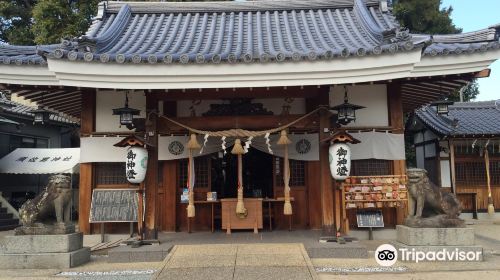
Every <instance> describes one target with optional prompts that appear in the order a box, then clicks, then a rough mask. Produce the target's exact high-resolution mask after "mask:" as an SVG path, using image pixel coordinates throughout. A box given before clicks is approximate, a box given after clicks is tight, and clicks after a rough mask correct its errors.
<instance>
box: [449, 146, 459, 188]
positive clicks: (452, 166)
mask: <svg viewBox="0 0 500 280" xmlns="http://www.w3.org/2000/svg"><path fill="white" fill-rule="evenodd" d="M448 150H449V153H450V156H449V158H448V160H449V161H450V177H451V192H452V193H457V185H456V177H455V176H456V175H455V143H453V141H452V140H448Z"/></svg>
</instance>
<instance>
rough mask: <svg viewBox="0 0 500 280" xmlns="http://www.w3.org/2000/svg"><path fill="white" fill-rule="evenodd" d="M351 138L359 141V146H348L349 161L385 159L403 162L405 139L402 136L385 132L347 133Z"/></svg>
mask: <svg viewBox="0 0 500 280" xmlns="http://www.w3.org/2000/svg"><path fill="white" fill-rule="evenodd" d="M349 134H351V135H352V137H354V138H356V139H358V140H359V141H361V143H359V144H354V145H352V144H349V146H350V147H351V159H352V160H357V159H371V158H373V159H385V160H404V159H405V158H406V157H405V138H404V134H393V133H385V132H375V131H370V132H359V133H352V132H349Z"/></svg>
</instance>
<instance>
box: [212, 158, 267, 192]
mask: <svg viewBox="0 0 500 280" xmlns="http://www.w3.org/2000/svg"><path fill="white" fill-rule="evenodd" d="M211 161H212V162H211V186H212V191H213V192H217V195H218V198H234V197H236V195H237V189H236V184H237V176H238V174H237V169H238V165H237V157H236V156H235V155H232V154H231V153H226V155H224V154H223V153H222V152H220V153H217V154H215V155H214V156H212V157H211ZM272 164H273V156H272V155H270V154H268V153H264V152H261V151H259V150H256V149H250V150H249V152H248V153H246V154H245V155H244V156H243V192H244V197H256V198H266V197H273V165H272Z"/></svg>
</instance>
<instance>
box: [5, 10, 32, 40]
mask: <svg viewBox="0 0 500 280" xmlns="http://www.w3.org/2000/svg"><path fill="white" fill-rule="evenodd" d="M35 2H36V1H28V0H24V1H23V0H1V1H0V42H9V43H11V44H16V45H30V44H33V40H34V35H33V33H32V31H31V26H32V21H31V9H32V7H33V5H35Z"/></svg>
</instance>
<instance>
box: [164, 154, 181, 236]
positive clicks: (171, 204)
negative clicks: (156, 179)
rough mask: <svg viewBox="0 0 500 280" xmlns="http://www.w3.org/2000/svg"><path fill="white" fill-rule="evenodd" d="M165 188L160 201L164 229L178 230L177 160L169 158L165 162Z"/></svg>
mask: <svg viewBox="0 0 500 280" xmlns="http://www.w3.org/2000/svg"><path fill="white" fill-rule="evenodd" d="M163 189H164V194H163V197H164V200H163V201H162V202H161V203H160V204H161V205H162V208H163V209H164V210H163V211H161V212H160V215H163V221H164V222H163V226H162V229H163V230H165V231H172V232H173V231H175V230H176V226H177V225H176V217H177V205H176V203H177V163H176V161H175V160H167V161H164V162H163Z"/></svg>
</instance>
